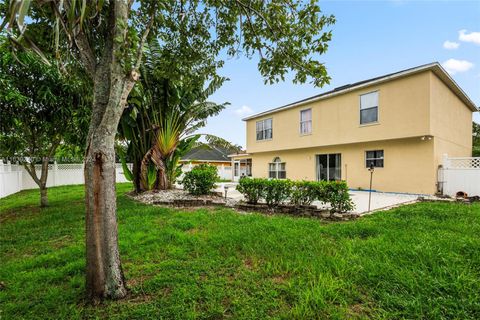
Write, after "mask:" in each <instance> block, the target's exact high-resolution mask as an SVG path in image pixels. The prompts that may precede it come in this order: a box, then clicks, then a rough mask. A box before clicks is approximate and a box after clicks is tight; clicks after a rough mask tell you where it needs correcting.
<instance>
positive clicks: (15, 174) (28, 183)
mask: <svg viewBox="0 0 480 320" xmlns="http://www.w3.org/2000/svg"><path fill="white" fill-rule="evenodd" d="M128 165H129V167H130V168H131V164H128ZM35 169H36V171H37V175H38V177H40V175H41V165H36V166H35ZM116 181H117V182H127V179H126V178H125V176H124V174H123V169H122V165H121V164H120V163H117V167H116ZM83 183H84V177H83V163H71V164H70V163H69V164H57V163H54V164H50V165H48V177H47V187H54V186H65V185H69V184H83ZM37 188H38V186H37V184H36V183H35V181H33V179H32V177H30V175H29V174H28V172H27V171H26V170H25V168H24V167H23V166H21V165H17V164H11V163H10V162H7V164H4V163H3V161H2V160H1V159H0V198H3V197H6V196H8V195H10V194H12V193H16V192H19V191H21V190H26V189H37Z"/></svg>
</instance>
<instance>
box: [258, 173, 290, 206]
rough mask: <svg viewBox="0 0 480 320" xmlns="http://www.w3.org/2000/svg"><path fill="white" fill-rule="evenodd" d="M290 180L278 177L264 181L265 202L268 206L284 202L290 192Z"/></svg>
mask: <svg viewBox="0 0 480 320" xmlns="http://www.w3.org/2000/svg"><path fill="white" fill-rule="evenodd" d="M292 184H293V183H292V181H291V180H287V179H285V180H280V179H267V180H265V181H264V190H265V191H264V192H265V196H264V199H265V202H266V203H267V205H268V206H269V207H270V208H275V207H277V206H278V205H280V204H282V203H285V202H286V201H287V200H288V199H289V198H290V196H291V193H292Z"/></svg>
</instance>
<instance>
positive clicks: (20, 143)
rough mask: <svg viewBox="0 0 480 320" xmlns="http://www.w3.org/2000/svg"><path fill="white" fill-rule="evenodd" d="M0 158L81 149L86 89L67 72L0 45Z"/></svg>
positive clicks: (29, 54) (86, 112)
mask: <svg viewBox="0 0 480 320" xmlns="http://www.w3.org/2000/svg"><path fill="white" fill-rule="evenodd" d="M0 52H1V55H0V110H1V117H0V150H1V154H0V156H3V157H16V158H17V159H18V160H21V159H25V158H26V157H29V158H32V157H36V158H38V159H39V158H42V157H52V156H54V154H55V150H56V148H57V147H58V146H59V145H60V144H61V143H64V144H65V143H70V144H71V145H74V146H76V145H82V144H83V143H84V139H85V133H83V131H82V129H85V122H84V119H85V118H88V116H89V112H88V109H87V107H86V104H88V103H89V100H88V99H89V98H88V91H87V92H86V91H85V87H84V86H83V82H82V81H81V80H80V79H79V78H78V77H75V74H71V75H70V76H69V77H68V78H67V77H66V76H65V75H63V74H62V73H61V72H60V71H59V70H58V69H57V68H56V67H55V66H48V65H45V64H43V63H42V62H40V61H38V59H36V58H35V57H34V56H33V55H32V54H31V53H26V52H22V53H19V54H18V55H17V56H16V57H15V56H13V55H12V53H10V52H9V51H8V50H7V49H6V48H5V46H1V47H0Z"/></svg>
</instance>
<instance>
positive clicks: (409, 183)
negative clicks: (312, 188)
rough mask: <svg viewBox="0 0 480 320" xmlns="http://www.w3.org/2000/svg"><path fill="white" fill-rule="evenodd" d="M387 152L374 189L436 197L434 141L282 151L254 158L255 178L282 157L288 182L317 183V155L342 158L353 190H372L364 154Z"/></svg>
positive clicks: (399, 141)
mask: <svg viewBox="0 0 480 320" xmlns="http://www.w3.org/2000/svg"><path fill="white" fill-rule="evenodd" d="M367 150H384V157H385V160H384V163H385V165H384V168H376V169H375V173H374V185H373V189H376V190H379V191H387V192H410V193H421V194H433V193H434V192H435V188H436V185H435V184H436V180H435V179H436V178H435V175H434V174H433V173H434V168H433V140H425V141H422V140H420V138H409V139H399V140H387V141H377V142H368V143H355V144H347V145H337V146H328V147H315V148H305V149H297V150H283V151H275V152H262V153H256V154H251V155H250V157H251V158H252V174H253V176H254V177H268V163H269V162H272V160H273V158H275V157H277V156H278V157H280V159H281V160H282V161H284V162H286V170H287V178H289V179H292V180H302V179H305V180H315V179H316V160H315V159H316V158H315V155H317V154H327V153H341V154H342V180H346V181H347V184H348V186H349V187H350V188H355V189H356V188H359V187H361V188H363V189H368V187H369V179H370V176H369V172H368V169H367V168H366V167H365V151H367Z"/></svg>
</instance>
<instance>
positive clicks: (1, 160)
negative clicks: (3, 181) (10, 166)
mask: <svg viewBox="0 0 480 320" xmlns="http://www.w3.org/2000/svg"><path fill="white" fill-rule="evenodd" d="M4 166H5V165H4V164H3V159H0V172H4V170H5V167H4Z"/></svg>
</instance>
